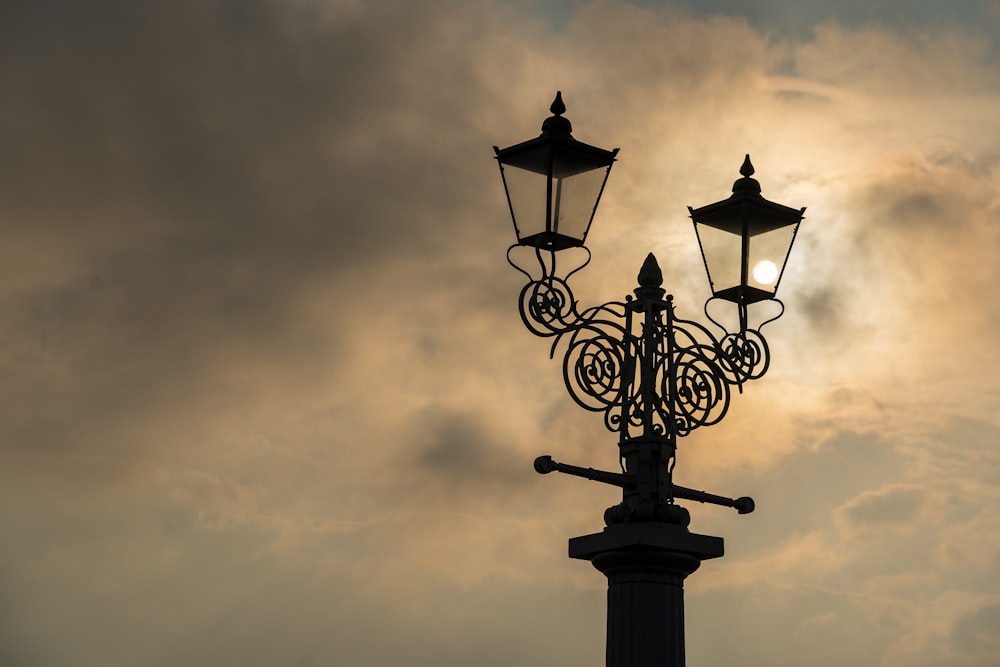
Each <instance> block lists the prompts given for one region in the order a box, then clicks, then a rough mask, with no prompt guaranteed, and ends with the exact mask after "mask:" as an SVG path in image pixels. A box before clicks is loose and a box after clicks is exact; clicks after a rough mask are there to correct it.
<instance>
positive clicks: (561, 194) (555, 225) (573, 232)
mask: <svg viewBox="0 0 1000 667" xmlns="http://www.w3.org/2000/svg"><path fill="white" fill-rule="evenodd" d="M601 167H603V168H601ZM601 167H598V168H596V169H594V168H592V167H589V166H588V168H585V169H583V170H579V169H578V165H559V164H558V162H557V163H556V164H555V165H553V179H552V211H551V214H552V231H554V232H556V233H558V234H562V235H564V236H569V237H572V238H574V239H579V240H580V241H581V242H582V241H583V240H584V239H585V238H586V236H587V230H588V228H589V227H590V221H591V219H592V218H593V216H594V210H595V209H596V207H597V202H598V199H599V198H600V196H601V189H602V188H603V187H604V181H605V178H606V177H607V174H608V169H607V167H605V166H604V165H601Z"/></svg>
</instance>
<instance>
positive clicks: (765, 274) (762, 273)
mask: <svg viewBox="0 0 1000 667" xmlns="http://www.w3.org/2000/svg"><path fill="white" fill-rule="evenodd" d="M777 277H778V266H777V265H776V264H775V263H774V262H772V261H771V260H769V259H762V260H760V261H759V262H757V263H756V264H755V265H754V267H753V279H754V280H756V281H757V282H758V283H760V284H761V285H770V284H771V283H773V282H774V281H775V279H776V278H777Z"/></svg>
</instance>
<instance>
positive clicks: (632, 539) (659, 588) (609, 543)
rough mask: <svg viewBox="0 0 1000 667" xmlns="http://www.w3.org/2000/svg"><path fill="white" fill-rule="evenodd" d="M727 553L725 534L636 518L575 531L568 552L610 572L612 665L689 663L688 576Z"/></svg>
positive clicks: (653, 666) (609, 652)
mask: <svg viewBox="0 0 1000 667" xmlns="http://www.w3.org/2000/svg"><path fill="white" fill-rule="evenodd" d="M723 553H724V547H723V541H722V538H721V537H713V536H710V535H698V534H695V533H691V532H689V531H688V530H687V529H686V528H685V527H684V526H680V525H677V524H669V523H653V522H635V523H625V524H618V525H614V526H610V527H608V528H605V529H604V531H603V532H600V533H595V534H592V535H583V536H581V537H574V538H572V539H570V541H569V556H570V558H577V559H580V560H588V561H590V562H591V564H592V565H593V566H594V567H595V568H597V569H598V570H599V571H600V572H601V573H602V574H604V575H605V576H606V577H607V578H608V637H607V667H684V579H685V577H687V576H688V575H689V574H691V573H692V572H694V571H695V570H697V569H698V568H699V567H700V566H701V562H702V561H703V560H708V559H710V558H719V557H721V556H722V555H723Z"/></svg>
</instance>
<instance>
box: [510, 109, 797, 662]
mask: <svg viewBox="0 0 1000 667" xmlns="http://www.w3.org/2000/svg"><path fill="white" fill-rule="evenodd" d="M550 110H551V111H552V113H553V116H552V117H550V118H548V119H547V120H546V121H545V123H544V124H543V125H542V135H541V136H539V137H536V138H535V139H531V140H528V141H525V142H522V143H520V144H516V145H514V146H511V147H509V148H504V149H500V148H497V147H496V146H494V147H493V148H494V151H495V153H496V159H497V161H498V162H499V164H500V172H501V176H502V178H503V183H504V189H505V191H506V193H507V201H508V204H509V207H510V212H511V216H512V218H513V222H514V230H515V233H516V235H517V243H515V244H513V245H512V246H511V247H510V248H509V249H508V251H507V260H508V262H509V263H510V264H511V266H513V267H514V268H516V269H517V270H519V271H521V272H522V273H523V274H524V275H525V276H526V277H527V282H526V284H525V286H524V287H523V288H522V290H521V294H520V298H519V310H520V315H521V319H522V321H523V322H524V324H525V326H526V327H527V328H528V330H529V331H531V332H532V333H534V334H535V335H538V336H542V337H547V338H552V339H553V343H552V348H551V355H552V356H555V352H556V350H557V349H559V348H560V347H562V348H563V350H564V352H563V361H562V369H563V379H564V381H565V384H566V387H567V389H568V390H569V393H570V396H571V397H572V398H573V399H574V400H575V401H576V402H577V403H578V404H579V405H580V406H582V407H583V408H585V409H587V410H591V411H594V412H600V413H603V415H604V424H605V426H606V427H607V428H608V429H609V430H610V431H612V432H615V433H617V434H618V448H619V458H620V467H621V472H608V471H603V470H595V469H593V468H582V467H579V466H574V465H569V464H565V463H559V462H557V461H554V460H553V459H552V457H550V456H540V457H538V458H537V459H535V470H536V471H537V472H539V473H542V474H546V473H550V472H553V471H558V472H562V473H566V474H570V475H575V476H578V477H584V478H587V479H591V480H595V481H599V482H603V483H606V484H611V485H614V486H618V487H620V488H621V489H622V501H621V502H620V503H618V504H616V505H614V506H612V507H609V508H608V509H607V510H605V512H604V522H605V528H604V529H603V530H602V531H601V532H600V533H595V534H592V535H584V536H580V537H575V538H572V539H570V541H569V555H570V557H571V558H577V559H582V560H588V561H590V562H591V563H592V564H593V565H594V567H596V568H597V569H598V570H600V571H601V572H602V573H604V574H605V575H606V576H607V578H608V636H607V665H608V667H649V666H651V665H657V666H669V667H683V665H684V606H683V581H684V578H685V577H687V576H688V575H689V574H691V573H692V572H694V571H695V570H696V569H697V568H698V567H699V566H700V565H701V562H702V561H703V560H707V559H710V558H718V557H720V556H722V555H723V540H722V538H720V537H713V536H710V535H699V534H695V533H692V532H690V531H689V530H688V528H687V527H688V525H689V524H690V521H691V517H690V513H689V512H688V511H687V509H686V508H684V507H682V506H681V505H678V504H677V502H676V501H677V500H678V499H680V500H693V501H697V502H703V503H713V504H717V505H723V506H727V507H732V508H735V509H736V510H737V512H739V513H740V514H747V513H750V512H752V511H753V509H754V503H753V500H752V499H750V498H748V497H742V498H736V499H732V498H727V497H724V496H719V495H715V494H711V493H705V492H704V491H697V490H695V489H690V488H686V487H683V486H680V485H677V484H674V483H673V470H674V465H675V463H676V453H677V439H678V438H680V437H683V436H686V435H688V434H690V433H691V432H692V431H693V430H695V429H697V428H700V427H702V426H709V425H712V424H715V423H718V422H719V421H720V420H721V419H722V418H723V417H724V416H725V414H726V412H727V410H728V408H729V403H730V398H731V393H732V392H731V389H732V388H733V387H736V388H737V390H739V391H741V390H742V387H743V384H744V383H745V382H747V381H750V380H754V379H757V378H759V377H761V376H762V375H763V374H764V372H765V371H766V370H767V368H768V364H769V358H770V353H769V351H768V347H767V343H766V341H765V340H764V338H763V336H762V335H761V334H760V329H761V327H763V324H761V325H758V326H757V328H751V327H749V326H748V324H747V323H748V318H747V310H748V307H749V306H751V305H753V304H756V303H760V302H777V303H778V304H779V305H780V304H781V302H780V301H778V300H777V298H776V297H775V293H776V291H777V288H778V283H779V281H780V278H781V273H782V270H783V269H784V266H785V263H786V261H787V258H788V254H789V252H790V250H791V245H792V242H793V241H794V239H795V233H796V231H797V229H798V225H799V223H800V221H801V220H802V216H803V213H804V212H805V209H804V208H803V209H792V208H788V207H786V206H782V205H781V204H776V203H774V202H770V201H767V200H766V199H764V198H763V197H762V196H761V195H760V185H759V183H758V182H757V181H756V180H754V179H753V178H751V176H752V175H753V165H752V164H751V163H750V157H749V156H747V158H746V160H745V161H744V163H743V167H742V168H741V169H740V174H741V176H742V178H741V179H739V180H737V181H736V183H735V184H734V186H733V194H732V196H731V197H729V198H728V199H725V200H722V201H720V202H716V203H714V204H709V205H707V206H702V207H700V208H697V209H691V208H689V211H690V214H691V218H692V220H693V221H694V225H695V230H696V232H697V237H698V241H699V245H700V247H701V252H702V258H703V259H704V262H705V268H706V270H707V272H708V276H709V281H710V283H711V285H712V293H713V295H712V297H711V298H710V299H709V302H711V301H713V300H721V301H727V302H732V303H734V304H736V306H737V310H738V313H739V325H738V327H737V328H736V329H735V330H734V331H728V330H726V329H725V328H724V327H722V325H720V324H719V323H718V322H716V321H715V320H712V322H713V323H714V324H716V325H717V326H718V327H719V328H720V330H721V333H720V335H718V336H716V335H715V334H713V333H712V332H711V331H710V330H709V329H708V328H707V327H705V326H704V325H702V324H699V323H697V322H694V321H691V320H685V319H681V318H679V317H677V315H676V314H675V312H674V305H673V296H672V295H668V294H666V291H665V290H664V289H663V288H662V287H661V285H662V282H663V277H662V274H661V272H660V268H659V265H658V264H657V262H656V258H655V257H653V255H652V253H650V254H649V255H648V256H647V257H646V259H645V261H644V262H643V264H642V268H641V269H640V271H639V276H638V287H636V288H635V289H634V290H633V294H630V295H628V296H626V297H625V300H624V301H611V302H608V303H605V304H602V305H599V306H593V307H590V308H587V309H583V310H581V309H580V308H579V306H578V302H577V299H576V297H575V296H574V294H573V291H572V289H571V288H570V286H569V282H568V281H569V278H570V277H571V276H572V275H573V274H574V273H576V272H577V271H579V270H581V269H582V268H583V267H584V266H586V264H587V263H589V261H590V251H589V250H588V249H587V248H586V246H585V245H584V242H585V241H586V235H587V232H588V230H589V228H590V224H591V222H592V220H593V217H594V213H595V212H596V210H597V205H598V203H599V202H600V197H601V194H602V193H603V190H604V184H605V183H606V181H607V178H608V175H609V174H610V171H611V167H612V165H613V163H614V161H615V157H616V155H617V153H618V149H615V150H613V151H607V150H604V149H601V148H597V147H594V146H589V145H587V144H583V143H581V142H577V141H576V140H575V139H573V138H572V135H571V126H570V123H569V121H568V120H567V119H566V118H565V117H563V115H562V114H563V113H565V110H566V107H565V106H564V104H563V101H562V95H561V94H559V93H557V94H556V99H555V101H554V102H553V104H552V106H551V108H550ZM518 248H528V249H529V251H528V252H527V256H528V262H527V265H525V257H524V254H525V253H520V252H517V249H518ZM577 248H579V249H582V250H583V251H584V252H585V253H586V254H585V257H586V259H585V261H583V263H582V264H580V263H579V262H576V263H574V262H572V261H570V262H568V263H567V262H566V261H563V260H562V259H561V255H563V254H565V253H566V252H567V251H570V252H572V250H571V249H577ZM531 258H533V260H532V259H531ZM567 264H568V266H569V267H570V268H569V269H567V268H566V266H567ZM783 311H784V307H783V306H781V309H780V311H779V313H778V316H780V315H781V313H782V312H783ZM705 312H706V315H707V314H708V303H706V307H705ZM709 319H711V318H709ZM774 319H777V318H776V317H772V318H771V319H770V320H767V322H770V321H773V320H774ZM767 322H764V324H766V323H767Z"/></svg>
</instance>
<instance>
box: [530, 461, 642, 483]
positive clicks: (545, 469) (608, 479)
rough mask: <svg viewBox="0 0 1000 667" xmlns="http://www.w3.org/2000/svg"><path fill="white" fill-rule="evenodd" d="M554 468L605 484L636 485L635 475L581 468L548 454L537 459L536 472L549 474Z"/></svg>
mask: <svg viewBox="0 0 1000 667" xmlns="http://www.w3.org/2000/svg"><path fill="white" fill-rule="evenodd" d="M553 470H555V471H557V472H564V473H566V474H567V475H575V476H576V477H583V478H584V479H590V480H593V481H595V482H603V483H605V484H611V485H612V486H620V487H621V488H623V489H631V488H632V487H634V486H635V477H634V476H633V475H626V474H622V473H617V472H606V471H604V470H595V469H593V468H581V467H579V466H572V465H569V464H567V463H559V462H558V461H553V460H552V457H551V456H548V455H545V456H539V457H538V458H537V459H535V472H537V473H539V474H541V475H547V474H549V473H550V472H552V471H553Z"/></svg>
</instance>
